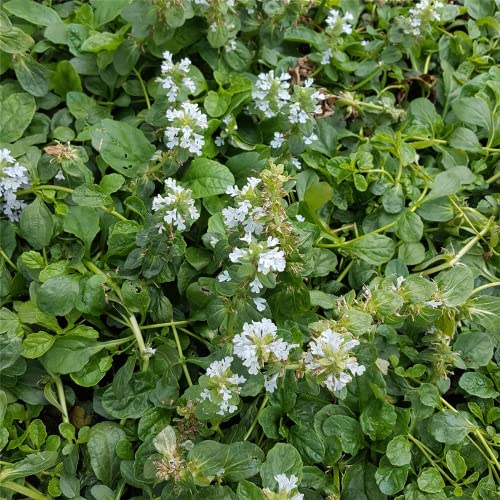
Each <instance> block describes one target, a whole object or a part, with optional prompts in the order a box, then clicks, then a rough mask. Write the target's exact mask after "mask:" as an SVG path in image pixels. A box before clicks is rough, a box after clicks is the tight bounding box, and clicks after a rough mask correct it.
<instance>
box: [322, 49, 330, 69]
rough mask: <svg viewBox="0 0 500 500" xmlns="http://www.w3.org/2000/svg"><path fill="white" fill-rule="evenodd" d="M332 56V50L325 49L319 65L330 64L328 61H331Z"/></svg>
mask: <svg viewBox="0 0 500 500" xmlns="http://www.w3.org/2000/svg"><path fill="white" fill-rule="evenodd" d="M332 56H333V52H332V49H326V50H325V51H324V52H323V54H322V56H321V64H322V65H323V66H326V65H327V64H330V61H331V59H332Z"/></svg>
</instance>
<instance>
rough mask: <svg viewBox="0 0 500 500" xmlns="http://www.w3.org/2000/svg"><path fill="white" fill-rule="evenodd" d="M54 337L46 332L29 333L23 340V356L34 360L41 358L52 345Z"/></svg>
mask: <svg viewBox="0 0 500 500" xmlns="http://www.w3.org/2000/svg"><path fill="white" fill-rule="evenodd" d="M55 340H56V337H54V335H49V334H48V333H46V332H36V333H31V334H30V335H28V336H27V337H26V338H25V339H24V340H23V349H24V350H23V356H24V357H25V358H29V359H34V358H39V357H40V356H43V355H44V354H45V353H46V352H47V351H48V350H49V349H50V348H51V347H52V345H53V344H54V341H55Z"/></svg>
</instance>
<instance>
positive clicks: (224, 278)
mask: <svg viewBox="0 0 500 500" xmlns="http://www.w3.org/2000/svg"><path fill="white" fill-rule="evenodd" d="M217 280H218V281H219V282H220V283H223V282H224V281H231V275H230V274H229V271H223V272H222V273H220V274H219V276H217Z"/></svg>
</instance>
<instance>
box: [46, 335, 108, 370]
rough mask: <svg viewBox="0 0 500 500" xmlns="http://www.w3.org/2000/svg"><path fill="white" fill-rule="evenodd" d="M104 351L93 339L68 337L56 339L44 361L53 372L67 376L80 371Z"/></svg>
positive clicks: (100, 344) (75, 336)
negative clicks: (97, 354)
mask: <svg viewBox="0 0 500 500" xmlns="http://www.w3.org/2000/svg"><path fill="white" fill-rule="evenodd" d="M102 349H104V346H103V345H102V343H99V342H96V341H95V340H93V339H88V338H85V337H80V336H78V335H66V336H64V337H57V338H56V340H55V342H54V344H53V345H52V347H51V348H50V350H49V351H48V352H47V353H46V354H45V355H44V357H43V358H42V361H43V363H44V365H45V366H46V367H47V369H48V370H50V371H51V372H53V373H60V374H63V375H65V374H67V373H73V372H78V371H80V370H81V369H82V368H83V367H84V366H85V365H86V364H87V363H88V361H89V360H90V358H91V357H92V356H93V355H94V354H96V353H97V352H99V351H101V350H102Z"/></svg>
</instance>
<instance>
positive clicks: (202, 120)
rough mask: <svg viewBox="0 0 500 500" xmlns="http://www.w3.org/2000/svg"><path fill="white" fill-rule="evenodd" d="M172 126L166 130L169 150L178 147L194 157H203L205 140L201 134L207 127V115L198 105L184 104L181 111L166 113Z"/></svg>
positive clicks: (175, 110)
mask: <svg viewBox="0 0 500 500" xmlns="http://www.w3.org/2000/svg"><path fill="white" fill-rule="evenodd" d="M166 116H167V120H168V122H169V123H170V125H169V126H168V127H167V128H166V129H165V142H166V144H167V146H168V147H169V148H174V147H178V148H180V149H181V150H184V151H186V152H188V153H189V154H192V155H197V156H201V149H202V148H203V146H204V144H205V138H204V137H203V135H202V134H201V132H203V131H204V130H205V129H206V128H207V127H208V121H207V115H206V114H205V113H203V112H202V111H200V109H199V107H198V104H192V103H190V102H184V103H182V105H181V108H180V109H169V110H167V113H166Z"/></svg>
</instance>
